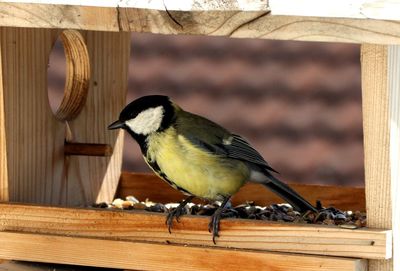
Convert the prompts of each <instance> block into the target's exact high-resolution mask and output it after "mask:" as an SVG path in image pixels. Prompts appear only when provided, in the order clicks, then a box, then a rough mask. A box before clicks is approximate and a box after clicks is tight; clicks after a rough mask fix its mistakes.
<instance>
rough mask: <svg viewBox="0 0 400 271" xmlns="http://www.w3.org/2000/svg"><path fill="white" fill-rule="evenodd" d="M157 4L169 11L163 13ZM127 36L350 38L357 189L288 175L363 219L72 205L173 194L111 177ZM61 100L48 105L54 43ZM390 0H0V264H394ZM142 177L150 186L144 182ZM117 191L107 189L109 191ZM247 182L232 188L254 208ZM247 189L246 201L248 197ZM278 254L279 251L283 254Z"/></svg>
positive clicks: (398, 191) (393, 15) (396, 66)
mask: <svg viewBox="0 0 400 271" xmlns="http://www.w3.org/2000/svg"><path fill="white" fill-rule="evenodd" d="M167 10H168V11H167ZM130 32H152V33H162V34H196V35H197V34H199V35H219V36H227V37H232V38H263V39H283V40H305V41H326V42H333V41H334V42H352V43H359V44H361V69H362V100H363V101H362V109H363V126H364V148H365V178H366V179H365V190H364V189H360V188H339V187H321V186H311V185H294V187H295V189H297V190H298V191H299V192H300V193H301V194H303V195H305V197H306V198H307V199H308V200H310V201H311V202H315V200H316V199H321V200H322V202H323V203H324V204H325V205H329V204H333V205H334V206H336V207H338V208H341V209H353V210H355V209H358V210H363V209H365V208H366V211H367V222H368V227H367V228H363V229H355V230H351V229H345V228H339V227H330V226H315V225H299V224H289V223H288V224H282V223H281V224H279V223H271V222H264V221H251V220H240V219H227V220H223V221H222V222H221V237H220V238H219V239H218V242H217V245H214V244H213V243H212V241H211V236H210V234H209V233H208V231H207V223H208V218H205V217H190V216H186V217H184V218H182V219H181V223H179V224H175V227H174V228H173V231H172V234H169V233H168V230H167V228H166V226H165V215H162V214H151V213H147V212H140V211H137V212H126V211H110V210H100V209H93V208H92V209H90V208H77V207H76V206H89V205H91V204H93V203H95V202H101V201H108V202H109V201H111V200H112V199H113V198H114V196H115V195H116V193H117V196H124V195H128V194H133V195H135V196H137V197H138V198H139V199H141V200H143V199H144V198H146V197H149V198H150V199H151V200H153V201H158V202H171V201H178V200H181V199H182V196H181V195H180V194H179V193H178V192H176V191H173V190H172V189H169V188H168V187H167V186H166V185H165V187H162V185H164V184H163V182H161V181H158V180H156V177H154V176H153V175H145V174H138V173H133V174H127V173H122V174H121V161H122V145H123V132H122V131H119V132H115V131H113V132H110V131H108V130H107V125H108V124H109V123H111V122H112V121H113V120H115V119H116V118H117V116H118V114H119V112H120V110H121V108H123V106H124V104H125V96H126V90H127V74H128V72H127V71H128V61H129V50H130ZM59 37H60V38H61V40H62V42H63V46H64V50H65V54H66V60H67V79H66V85H65V94H64V98H63V100H62V103H61V105H60V107H59V109H58V111H57V112H56V114H53V113H52V111H51V110H50V106H49V102H48V90H47V66H48V62H49V54H50V52H51V50H52V47H53V45H54V43H55V41H56V39H57V38H59ZM399 44H400V3H399V2H398V1H389V0H347V1H328V0H269V2H268V1H266V0H240V1H239V0H228V1H222V0H216V1H206V0H187V1H173V0H168V1H167V0H164V1H163V0H150V1H136V0H130V1H125V0H121V1H117V0H115V1H113V0H110V1H104V0H100V1H92V0H81V1H73V0H33V1H29V0H11V1H8V0H0V63H1V64H0V200H1V201H2V203H0V259H16V260H27V261H38V262H50V263H66V264H77V265H90V266H100V267H115V268H125V269H135V270H190V269H192V270H211V269H213V270H215V269H219V270H241V269H244V268H245V269H246V270H260V269H263V270H303V271H304V270H310V271H311V270H312V271H315V270H328V271H333V270H336V271H339V270H340V271H342V270H354V271H356V270H357V271H361V270H370V271H378V270H382V271H383V270H385V271H387V270H400V239H399V234H400V200H399V199H400V197H396V196H397V195H400V155H399V154H400V46H399ZM154 187H159V189H157V191H154V189H153V188H154ZM117 188H118V189H117ZM264 191H265V190H264V189H263V190H262V194H260V193H259V192H258V188H257V187H255V186H252V185H249V186H246V187H245V188H244V189H243V190H242V191H241V192H240V193H239V195H237V197H236V201H237V202H243V201H244V200H245V199H251V200H256V201H257V202H258V203H260V204H267V203H271V202H277V201H278V200H277V198H274V197H272V196H271V197H270V198H269V199H266V196H265V194H264ZM250 195H251V196H250ZM282 257H283V258H282Z"/></svg>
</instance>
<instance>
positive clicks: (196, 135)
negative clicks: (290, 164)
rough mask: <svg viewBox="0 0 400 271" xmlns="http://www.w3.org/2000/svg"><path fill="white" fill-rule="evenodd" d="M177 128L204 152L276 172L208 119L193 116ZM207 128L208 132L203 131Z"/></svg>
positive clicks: (239, 141)
mask: <svg viewBox="0 0 400 271" xmlns="http://www.w3.org/2000/svg"><path fill="white" fill-rule="evenodd" d="M185 113H187V112H185ZM189 114H190V113H189ZM182 127H185V128H182ZM177 128H178V131H179V133H180V134H181V135H182V136H184V137H185V138H186V139H188V140H189V141H190V142H191V143H192V144H194V145H196V146H198V147H200V148H202V149H203V150H205V151H208V152H210V153H212V154H215V155H219V156H225V157H228V158H233V159H238V160H242V161H246V162H249V163H253V164H256V165H258V166H261V167H262V168H265V169H268V170H271V171H274V172H277V171H276V170H274V169H273V168H271V167H270V166H269V165H268V163H267V162H266V161H265V160H264V158H263V157H262V156H261V154H260V153H259V152H258V151H256V150H255V149H254V148H253V147H252V146H251V145H250V144H249V143H248V142H247V141H246V140H245V139H244V138H243V137H241V136H239V135H235V134H232V133H230V132H228V131H227V130H225V129H224V128H223V127H221V126H219V125H218V124H216V123H214V122H212V121H210V120H208V119H205V118H202V117H200V116H197V115H194V117H193V116H192V117H191V118H190V121H186V122H185V125H184V126H180V125H179V124H178V127H177ZM207 128H208V130H205V129H207Z"/></svg>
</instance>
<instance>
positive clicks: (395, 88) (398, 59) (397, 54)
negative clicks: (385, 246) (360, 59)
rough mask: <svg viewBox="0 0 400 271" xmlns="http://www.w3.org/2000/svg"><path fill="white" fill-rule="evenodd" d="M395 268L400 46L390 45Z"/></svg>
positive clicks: (396, 256)
mask: <svg viewBox="0 0 400 271" xmlns="http://www.w3.org/2000/svg"><path fill="white" fill-rule="evenodd" d="M388 78H389V80H388V87H389V101H390V102H389V111H390V114H389V115H390V163H391V164H390V171H391V199H392V229H393V268H394V270H397V269H399V268H400V198H399V196H398V195H399V194H400V47H399V46H389V47H388Z"/></svg>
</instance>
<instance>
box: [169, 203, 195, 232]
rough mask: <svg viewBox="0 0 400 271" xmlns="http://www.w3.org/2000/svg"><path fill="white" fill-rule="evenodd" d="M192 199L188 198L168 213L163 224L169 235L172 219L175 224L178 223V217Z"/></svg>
mask: <svg viewBox="0 0 400 271" xmlns="http://www.w3.org/2000/svg"><path fill="white" fill-rule="evenodd" d="M193 198H194V196H189V197H188V198H186V199H185V200H184V201H182V202H181V203H180V204H179V205H178V206H177V207H176V208H175V209H173V210H172V211H170V212H169V213H168V215H167V219H166V220H165V224H166V225H167V226H168V232H169V233H171V229H172V224H173V223H174V217H175V219H176V222H178V223H179V217H180V216H182V215H183V214H184V209H185V206H186V204H188V202H191V201H192V199H193Z"/></svg>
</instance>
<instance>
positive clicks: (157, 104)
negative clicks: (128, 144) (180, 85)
mask: <svg viewBox="0 0 400 271" xmlns="http://www.w3.org/2000/svg"><path fill="white" fill-rule="evenodd" d="M174 119H175V107H174V105H173V103H172V102H171V101H170V99H169V97H167V96H162V95H149V96H143V97H141V98H139V99H136V100H134V101H133V102H131V103H129V104H128V105H127V106H126V107H125V108H124V109H123V110H122V111H121V114H120V115H119V119H118V120H117V121H115V122H113V123H112V124H110V126H108V129H110V130H112V129H118V128H122V129H125V130H127V131H128V132H129V133H130V134H131V135H132V136H133V137H134V138H135V139H137V140H138V139H140V138H145V137H147V136H148V135H150V134H151V133H154V132H161V131H163V130H164V129H166V128H168V127H169V126H170V125H171V124H172V123H173V122H174Z"/></svg>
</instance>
